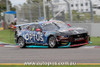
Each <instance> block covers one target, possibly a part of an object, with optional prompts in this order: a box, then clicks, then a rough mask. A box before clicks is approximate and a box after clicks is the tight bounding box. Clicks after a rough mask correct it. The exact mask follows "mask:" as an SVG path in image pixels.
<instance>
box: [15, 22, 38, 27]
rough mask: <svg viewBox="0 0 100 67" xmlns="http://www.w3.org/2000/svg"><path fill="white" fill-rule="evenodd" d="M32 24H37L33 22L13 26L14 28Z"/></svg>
mask: <svg viewBox="0 0 100 67" xmlns="http://www.w3.org/2000/svg"><path fill="white" fill-rule="evenodd" d="M32 24H38V23H37V22H33V23H25V24H19V25H15V26H16V27H19V26H24V25H32Z"/></svg>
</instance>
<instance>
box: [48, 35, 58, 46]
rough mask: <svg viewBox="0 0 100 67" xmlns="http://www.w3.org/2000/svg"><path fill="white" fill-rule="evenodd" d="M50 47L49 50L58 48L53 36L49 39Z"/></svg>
mask: <svg viewBox="0 0 100 67" xmlns="http://www.w3.org/2000/svg"><path fill="white" fill-rule="evenodd" d="M48 45H49V48H56V47H57V43H56V38H55V37H53V36H51V37H49V39H48Z"/></svg>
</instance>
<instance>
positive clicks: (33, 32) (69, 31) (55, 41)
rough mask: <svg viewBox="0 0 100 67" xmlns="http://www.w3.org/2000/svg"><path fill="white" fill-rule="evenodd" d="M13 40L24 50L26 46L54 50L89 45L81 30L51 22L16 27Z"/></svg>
mask: <svg viewBox="0 0 100 67" xmlns="http://www.w3.org/2000/svg"><path fill="white" fill-rule="evenodd" d="M15 40H16V43H17V44H19V46H20V48H25V47H26V46H27V45H43V46H48V47H50V48H56V47H58V46H67V47H75V46H81V45H86V44H89V40H90V37H89V35H88V32H87V30H85V29H83V28H79V27H78V28H76V27H72V26H71V25H70V24H65V23H64V22H62V21H57V20H53V21H42V22H37V23H28V24H22V25H16V32H15Z"/></svg>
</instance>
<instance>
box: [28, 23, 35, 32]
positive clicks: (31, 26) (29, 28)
mask: <svg viewBox="0 0 100 67" xmlns="http://www.w3.org/2000/svg"><path fill="white" fill-rule="evenodd" d="M27 30H29V31H34V30H35V24H33V25H29V26H28V27H27Z"/></svg>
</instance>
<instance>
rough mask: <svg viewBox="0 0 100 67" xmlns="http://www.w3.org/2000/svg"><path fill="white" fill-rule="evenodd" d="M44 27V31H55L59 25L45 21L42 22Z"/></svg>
mask: <svg viewBox="0 0 100 67" xmlns="http://www.w3.org/2000/svg"><path fill="white" fill-rule="evenodd" d="M42 27H43V29H44V31H55V30H58V29H59V27H57V26H56V25H55V24H54V23H45V24H42Z"/></svg>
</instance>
